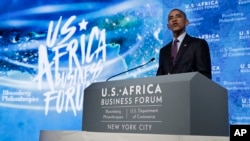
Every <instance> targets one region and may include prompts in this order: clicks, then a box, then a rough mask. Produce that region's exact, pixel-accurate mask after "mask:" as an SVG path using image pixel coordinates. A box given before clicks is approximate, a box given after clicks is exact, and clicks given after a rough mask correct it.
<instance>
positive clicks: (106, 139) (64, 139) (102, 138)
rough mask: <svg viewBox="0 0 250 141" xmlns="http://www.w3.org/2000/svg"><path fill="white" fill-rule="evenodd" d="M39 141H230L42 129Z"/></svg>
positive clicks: (192, 136)
mask: <svg viewBox="0 0 250 141" xmlns="http://www.w3.org/2000/svg"><path fill="white" fill-rule="evenodd" d="M39 141H229V137H226V136H194V135H166V134H134V133H106V132H87V131H41V132H40V139H39Z"/></svg>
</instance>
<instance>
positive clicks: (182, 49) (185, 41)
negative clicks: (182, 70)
mask: <svg viewBox="0 0 250 141" xmlns="http://www.w3.org/2000/svg"><path fill="white" fill-rule="evenodd" d="M190 39H191V37H190V36H189V35H188V34H186V36H185V38H184V39H183V41H182V43H181V45H180V48H179V51H178V53H177V56H176V64H178V62H179V60H180V58H181V57H182V55H183V54H184V52H185V51H186V50H187V48H188V47H189V41H190Z"/></svg>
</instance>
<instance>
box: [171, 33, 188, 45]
mask: <svg viewBox="0 0 250 141" xmlns="http://www.w3.org/2000/svg"><path fill="white" fill-rule="evenodd" d="M186 34H187V33H186V32H184V33H182V34H181V35H180V36H179V37H178V38H177V39H178V41H179V43H181V42H182V41H183V39H184V37H185V36H186ZM174 40H175V38H174V39H173V41H174Z"/></svg>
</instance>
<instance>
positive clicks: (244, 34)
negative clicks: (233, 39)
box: [239, 30, 250, 40]
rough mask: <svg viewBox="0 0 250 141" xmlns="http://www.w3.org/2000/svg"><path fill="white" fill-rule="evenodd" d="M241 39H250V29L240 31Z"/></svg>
mask: <svg viewBox="0 0 250 141" xmlns="http://www.w3.org/2000/svg"><path fill="white" fill-rule="evenodd" d="M239 39H240V40H246V39H247V40H248V39H250V30H241V31H239Z"/></svg>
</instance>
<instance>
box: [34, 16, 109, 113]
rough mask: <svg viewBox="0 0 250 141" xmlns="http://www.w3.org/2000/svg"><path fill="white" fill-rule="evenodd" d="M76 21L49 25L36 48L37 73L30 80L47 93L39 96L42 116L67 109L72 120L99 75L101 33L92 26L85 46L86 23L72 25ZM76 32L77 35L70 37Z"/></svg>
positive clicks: (103, 40) (103, 44)
mask: <svg viewBox="0 0 250 141" xmlns="http://www.w3.org/2000/svg"><path fill="white" fill-rule="evenodd" d="M76 18H77V17H76V16H71V17H69V18H68V19H67V20H66V22H65V23H63V22H62V17H60V18H59V20H58V21H57V23H54V22H53V21H51V22H50V23H49V26H48V34H47V39H46V44H41V45H40V46H39V60H38V69H39V70H38V74H37V76H36V77H35V79H34V80H35V81H36V82H37V84H38V85H37V86H38V89H39V90H41V89H43V88H45V89H46V90H47V89H48V91H46V92H45V93H44V94H43V95H44V102H45V115H47V114H48V111H49V109H50V108H51V107H56V111H57V112H58V113H61V112H62V111H65V112H67V111H68V110H69V108H71V110H72V111H73V113H74V115H75V116H76V114H77V111H80V110H81V109H82V104H83V92H84V88H85V86H87V85H88V83H90V82H91V81H94V80H95V78H97V77H98V76H99V75H100V73H101V71H102V69H103V64H104V62H105V61H106V31H105V29H103V30H100V29H99V28H98V27H97V26H94V27H93V28H92V29H91V31H90V34H89V37H88V42H86V40H87V36H86V33H84V31H86V30H87V24H88V22H87V21H85V20H84V19H83V20H82V21H81V22H79V23H78V25H74V22H75V20H76ZM77 30H78V31H79V32H81V34H80V35H78V36H74V35H76V33H77ZM94 42H97V47H96V46H94ZM95 45H96V44H95ZM79 52H80V53H79ZM79 54H80V55H79ZM65 60H66V61H65ZM93 62H95V63H93Z"/></svg>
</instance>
